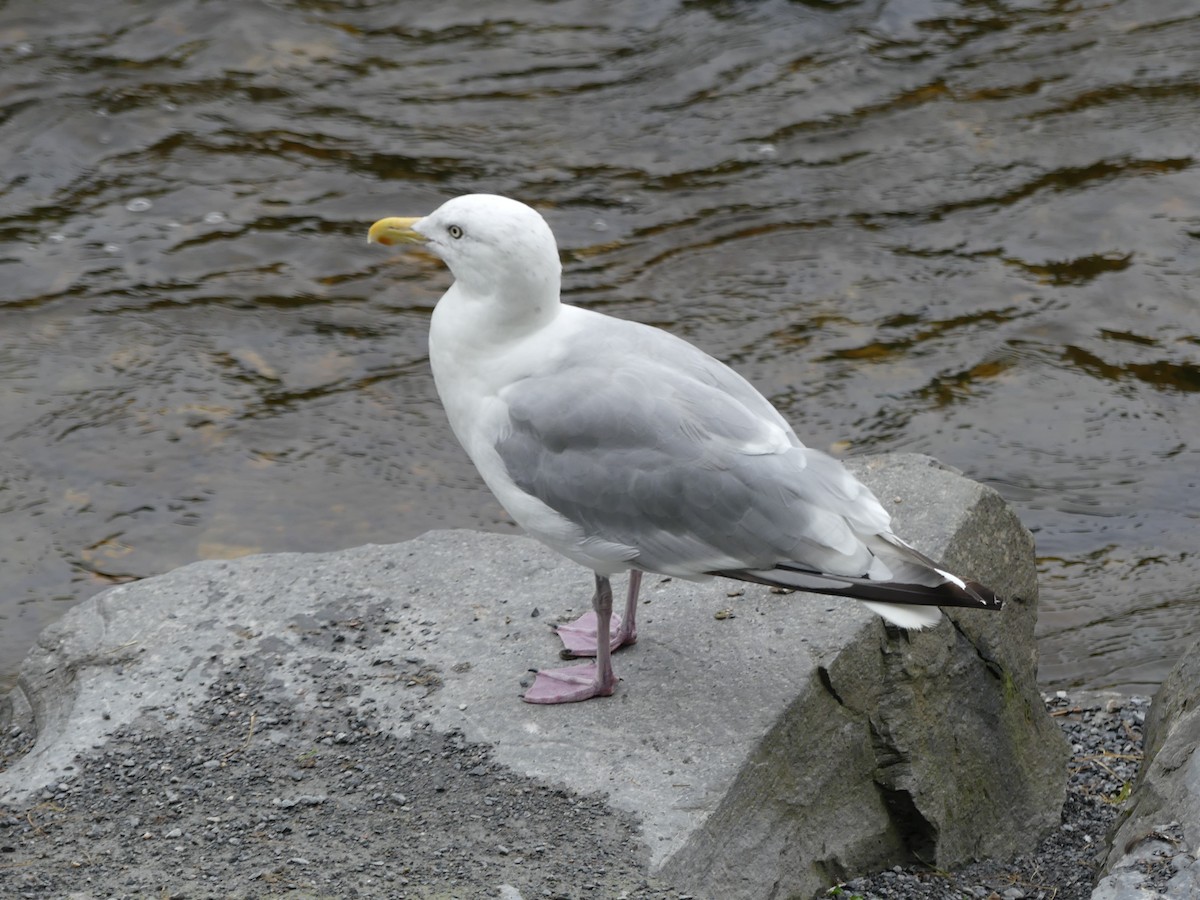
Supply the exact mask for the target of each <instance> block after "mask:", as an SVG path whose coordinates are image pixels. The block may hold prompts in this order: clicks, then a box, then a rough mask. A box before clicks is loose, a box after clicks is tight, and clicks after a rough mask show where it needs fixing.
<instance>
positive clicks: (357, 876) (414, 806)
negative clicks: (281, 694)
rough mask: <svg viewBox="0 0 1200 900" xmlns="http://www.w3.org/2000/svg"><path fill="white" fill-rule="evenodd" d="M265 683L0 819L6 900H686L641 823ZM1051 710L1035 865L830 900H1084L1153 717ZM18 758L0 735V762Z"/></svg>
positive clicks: (341, 693)
mask: <svg viewBox="0 0 1200 900" xmlns="http://www.w3.org/2000/svg"><path fill="white" fill-rule="evenodd" d="M264 677H269V673H267V672H266V671H265V670H264V667H263V666H262V665H261V664H260V663H258V662H256V661H255V660H253V659H248V660H246V661H245V662H244V663H243V665H242V666H241V667H239V668H237V669H234V670H228V671H226V672H224V673H223V677H222V678H221V679H220V680H218V681H217V682H216V683H214V684H212V685H211V686H210V688H209V690H208V693H207V696H206V697H205V698H203V699H202V700H200V701H198V706H197V713H198V714H197V716H196V718H195V722H194V723H193V724H189V725H187V726H184V727H171V725H170V723H169V722H168V723H165V724H164V723H163V722H162V721H160V720H159V719H151V718H149V717H147V718H144V719H142V720H139V721H138V722H136V723H134V724H133V725H131V726H129V727H127V728H124V729H121V730H119V731H117V732H115V733H114V735H113V736H112V737H111V738H110V739H109V740H108V742H107V743H105V744H104V745H103V746H101V747H96V748H94V751H93V752H92V753H90V754H84V755H81V756H80V757H79V758H78V759H77V760H76V767H75V772H74V773H73V775H72V776H71V777H70V778H66V779H64V780H63V781H62V782H61V783H58V784H51V785H47V786H46V787H45V789H44V790H43V791H42V793H41V796H40V798H39V799H38V800H37V801H35V802H33V803H31V804H29V805H28V806H27V807H24V808H19V809H17V808H4V807H0V896H3V897H6V898H7V897H14V898H17V897H20V898H43V897H66V896H72V897H74V898H76V900H91V898H96V900H99V898H148V897H154V898H180V900H182V898H188V900H205V898H211V900H215V898H249V897H266V896H284V895H286V896H289V897H331V898H332V897H338V898H354V897H372V898H373V897H381V898H390V897H397V898H399V897H404V898H435V897H436V898H449V897H456V898H457V897H462V898H471V897H504V898H517V897H520V898H522V900H534V898H547V897H548V898H584V897H589V898H590V897H600V898H626V900H650V898H666V900H686V897H687V895H686V894H681V893H679V892H677V891H674V890H672V889H671V888H670V887H668V886H667V885H665V884H663V883H661V882H660V881H658V880H656V879H655V878H653V877H651V876H650V875H649V872H648V862H647V859H646V858H645V856H644V853H643V851H642V850H641V849H640V845H639V843H638V841H637V839H636V833H637V832H636V829H637V825H636V823H635V822H634V821H632V819H631V818H628V817H625V816H623V815H622V814H620V813H617V812H614V811H613V810H611V809H609V808H608V807H607V806H606V805H605V803H604V800H603V798H602V797H600V796H580V795H577V794H572V793H570V792H567V791H565V790H558V789H555V788H553V787H550V786H547V785H544V784H540V783H538V782H536V781H533V780H531V779H527V778H524V777H522V776H517V775H515V774H513V773H512V772H510V771H509V770H507V769H505V768H503V767H501V766H499V765H497V764H495V763H494V762H493V761H492V759H491V754H490V751H489V749H488V748H486V747H483V746H479V745H473V744H470V743H468V742H467V741H465V740H464V739H463V737H462V736H461V735H460V734H457V733H448V734H443V733H438V732H434V731H432V730H426V729H422V728H420V727H414V728H412V729H411V730H405V732H404V733H400V734H393V733H390V732H387V731H384V730H382V728H381V726H380V723H379V722H378V721H376V720H375V718H374V717H373V716H371V715H370V714H369V712H366V713H364V712H363V710H362V708H361V707H359V706H357V705H354V704H350V703H348V702H347V700H348V698H349V697H350V695H351V694H352V693H353V692H354V689H353V685H350V684H342V683H339V682H338V681H336V680H331V681H330V682H329V683H328V684H327V686H326V688H325V689H324V691H323V692H322V693H321V694H320V695H319V696H316V697H308V698H305V700H304V701H303V703H302V704H297V705H295V706H289V705H286V704H283V703H280V702H278V701H274V700H272V699H271V697H272V693H271V692H265V691H262V690H261V687H260V686H261V685H262V684H263V681H262V679H263V678H264ZM430 689H436V687H431V688H430ZM1047 705H1048V707H1049V709H1050V711H1051V713H1052V714H1053V715H1054V716H1055V718H1056V720H1057V721H1058V722H1059V723H1060V724H1061V726H1062V727H1063V729H1064V730H1065V732H1066V733H1067V735H1068V737H1069V739H1070V741H1071V744H1072V748H1073V750H1074V758H1073V760H1072V763H1071V765H1070V768H1069V772H1068V773H1066V777H1067V778H1069V781H1070V788H1069V794H1068V798H1067V804H1066V808H1065V809H1064V813H1063V821H1062V825H1061V827H1060V829H1059V830H1058V831H1057V832H1056V833H1055V834H1054V835H1052V836H1051V837H1050V838H1049V839H1047V840H1046V841H1045V842H1044V843H1043V845H1042V846H1041V847H1039V848H1038V851H1037V852H1036V853H1035V854H1032V855H1030V856H1028V857H1021V858H1018V859H1015V860H1010V861H1004V862H987V863H980V864H976V865H973V866H971V867H969V868H967V869H964V870H961V871H958V872H954V873H947V872H938V871H934V870H932V869H930V868H928V867H923V866H919V865H917V866H910V867H897V868H896V869H894V870H891V871H887V872H883V873H880V874H878V875H875V876H873V877H871V878H864V879H858V880H855V881H852V882H849V883H847V884H846V885H844V886H843V887H842V888H841V890H842V896H843V897H847V898H848V897H852V896H855V895H858V896H861V897H863V898H866V900H882V898H930V900H948V898H954V900H960V898H971V900H976V898H980V900H984V898H993V900H1021V898H1031V900H1032V898H1042V900H1051V898H1052V900H1085V898H1087V897H1088V896H1089V894H1090V892H1091V888H1092V885H1093V884H1094V882H1095V879H1096V871H1097V870H1096V866H1097V855H1098V853H1099V851H1100V849H1101V848H1102V846H1103V843H1104V837H1105V833H1106V831H1107V829H1108V826H1109V824H1110V823H1111V822H1112V820H1113V818H1114V817H1115V815H1116V812H1117V801H1119V800H1120V798H1121V796H1122V791H1123V790H1125V785H1126V784H1128V783H1129V782H1130V781H1132V779H1133V777H1134V775H1135V774H1136V770H1137V766H1138V762H1139V757H1140V753H1141V740H1142V723H1143V722H1144V720H1145V714H1146V711H1147V710H1148V707H1149V701H1147V700H1146V699H1145V698H1138V697H1134V698H1101V699H1098V700H1095V701H1087V700H1081V701H1079V702H1077V701H1075V700H1073V699H1072V698H1070V697H1067V696H1066V695H1062V694H1060V695H1057V696H1051V697H1049V698H1048V699H1047ZM301 707H303V708H301ZM28 739H29V736H28V735H25V734H21V733H19V732H15V731H10V733H8V734H5V735H3V736H0V754H3V755H2V756H0V760H3V759H7V758H9V757H10V756H11V755H13V754H15V753H19V752H21V751H22V749H23V748H24V746H25V745H26V744H27V742H28ZM1161 875H1162V876H1163V879H1164V880H1165V878H1167V877H1169V876H1170V871H1169V869H1168V868H1166V867H1164V871H1163V872H1162V873H1161Z"/></svg>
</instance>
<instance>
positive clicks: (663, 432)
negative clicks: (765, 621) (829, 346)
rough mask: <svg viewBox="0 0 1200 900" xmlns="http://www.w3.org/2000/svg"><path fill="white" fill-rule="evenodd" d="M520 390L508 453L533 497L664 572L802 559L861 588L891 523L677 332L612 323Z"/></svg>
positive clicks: (502, 446) (762, 402) (503, 442)
mask: <svg viewBox="0 0 1200 900" xmlns="http://www.w3.org/2000/svg"><path fill="white" fill-rule="evenodd" d="M599 328H600V332H595V331H593V332H589V333H588V334H587V335H586V336H584V337H581V338H578V339H576V340H575V345H574V346H571V347H569V348H567V349H568V352H567V353H565V354H564V356H563V357H562V359H563V361H562V362H559V363H557V364H550V365H548V366H547V368H546V369H545V370H544V371H542V372H539V373H538V374H537V375H535V376H534V377H529V378H525V379H523V380H520V381H518V382H516V383H515V384H513V385H511V386H509V387H508V388H506V389H505V390H504V391H503V392H502V394H501V399H502V400H503V401H504V402H505V403H506V404H507V405H508V410H509V428H508V429H506V430H505V433H504V434H503V435H502V436H501V438H500V439H499V440H498V441H497V443H496V450H497V453H498V454H499V456H500V458H501V459H502V461H503V462H504V465H505V466H506V468H507V470H508V474H509V477H511V478H512V479H513V481H514V482H515V483H516V485H517V486H518V487H520V488H521V489H522V490H524V491H526V492H527V493H529V494H532V495H533V496H535V497H537V498H538V499H539V500H541V501H542V502H544V503H545V504H547V505H548V506H550V507H551V508H552V509H554V510H555V511H557V512H558V513H560V514H561V515H563V516H565V517H566V518H567V519H569V520H571V521H573V522H575V523H577V524H578V525H580V526H581V527H582V528H583V530H584V532H585V534H586V535H587V536H588V537H598V538H603V539H604V540H607V541H613V542H616V543H620V544H625V545H628V546H631V547H635V548H637V550H638V556H637V557H636V558H635V559H634V560H633V562H634V563H635V564H637V565H639V566H641V567H643V568H646V569H648V570H650V571H657V572H663V573H667V574H681V575H686V574H691V575H695V574H699V573H701V572H711V571H715V570H721V569H731V568H740V567H751V568H763V567H770V566H773V565H775V564H776V563H777V562H780V561H784V560H790V561H793V562H798V563H802V564H806V565H812V566H814V567H817V568H819V569H822V570H825V571H838V572H841V573H843V574H862V573H863V572H864V571H865V570H866V568H867V566H868V565H869V562H870V554H869V552H868V551H867V550H866V548H865V547H864V546H863V544H862V542H861V541H860V540H859V538H858V536H857V534H856V532H862V533H865V534H874V533H877V532H879V531H885V530H886V529H887V525H888V516H887V513H886V512H884V511H883V509H882V507H880V506H879V504H878V502H877V501H876V500H875V498H874V497H873V496H872V495H871V494H870V492H869V491H868V490H867V489H866V488H865V487H864V486H863V485H862V484H861V483H859V482H858V481H857V480H856V479H854V478H853V476H851V475H850V474H849V473H848V472H847V471H846V470H845V468H844V467H843V466H842V465H841V464H840V463H838V462H837V461H836V460H833V459H832V458H830V457H828V456H825V455H824V454H821V453H819V452H817V451H813V450H809V449H807V448H805V447H804V446H803V445H802V444H801V443H800V442H799V440H797V439H796V437H795V434H794V433H793V432H792V430H791V428H790V427H789V426H788V425H787V423H786V422H785V421H784V420H783V418H782V417H781V416H780V415H779V413H778V412H777V411H776V410H775V409H774V407H772V406H771V405H770V403H768V402H767V401H766V399H764V398H763V397H762V395H761V394H759V393H758V392H757V391H756V390H755V389H754V388H753V387H752V386H751V385H750V384H749V383H748V382H746V381H745V380H744V379H743V378H741V376H739V375H737V374H736V373H735V372H733V371H732V370H731V369H729V368H728V367H726V366H724V365H722V364H721V363H719V362H717V361H716V360H715V359H713V358H712V357H710V356H708V355H707V354H704V353H702V352H701V351H699V350H697V349H696V348H695V347H693V346H692V345H690V344H688V343H687V342H685V341H681V340H679V339H678V338H675V337H673V336H671V335H669V334H667V333H666V332H661V331H658V330H657V329H651V328H647V327H646V326H640V325H637V324H636V323H631V322H622V321H620V320H613V319H609V318H607V317H603V319H602V321H601V322H600V323H599Z"/></svg>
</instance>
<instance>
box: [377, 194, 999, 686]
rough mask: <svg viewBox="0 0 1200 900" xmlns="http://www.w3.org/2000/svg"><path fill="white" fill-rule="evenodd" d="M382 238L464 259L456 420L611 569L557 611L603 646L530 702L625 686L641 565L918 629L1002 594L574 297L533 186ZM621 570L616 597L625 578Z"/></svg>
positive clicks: (458, 264) (690, 365)
mask: <svg viewBox="0 0 1200 900" xmlns="http://www.w3.org/2000/svg"><path fill="white" fill-rule="evenodd" d="M368 240H369V241H370V242H373V243H379V244H384V245H392V244H406V243H412V244H420V245H421V246H423V247H424V248H425V249H427V250H429V251H431V252H433V253H435V254H436V255H437V256H439V257H441V259H442V260H443V261H444V262H445V263H446V265H447V266H449V267H450V271H451V272H452V273H453V275H454V279H455V280H454V283H453V284H452V285H451V286H450V289H449V290H448V291H446V293H445V294H444V295H443V296H442V298H441V299H440V300H439V301H438V303H437V306H436V307H435V309H434V311H433V317H432V319H431V322H430V328H429V361H430V365H431V367H432V369H433V377H434V381H435V382H436V385H437V391H438V394H439V396H440V397H441V400H442V404H443V405H444V406H445V409H446V415H447V416H448V418H449V420H450V426H451V427H452V428H453V430H454V433H455V435H457V437H458V439H459V441H460V442H461V443H462V445H463V448H464V449H465V450H466V451H467V455H468V456H470V458H471V461H472V462H473V463H474V464H475V467H476V468H477V469H478V470H479V474H480V475H481V476H483V480H484V481H485V482H486V483H487V485H488V487H489V488H491V490H492V492H493V493H494V494H495V495H496V498H497V499H498V500H499V501H500V503H501V504H502V505H503V506H504V508H505V509H506V510H507V511H508V513H509V515H511V516H512V517H513V519H514V520H516V522H517V523H518V524H519V525H520V526H521V527H522V528H524V529H525V531H527V532H528V533H529V534H530V535H532V536H533V537H535V538H537V539H538V540H540V541H542V542H543V543H545V544H547V545H548V546H550V547H551V548H552V549H554V550H557V551H558V552H559V553H561V554H562V555H564V556H566V557H567V558H569V559H572V560H574V561H575V562H577V563H579V564H580V565H583V566H587V567H588V568H589V569H591V570H592V571H593V572H594V573H595V582H596V589H595V594H594V596H593V598H592V612H589V613H587V614H585V615H584V616H583V617H581V618H580V619H579V620H578V621H576V622H574V623H571V624H567V625H560V626H558V627H557V629H556V630H557V632H558V635H559V637H560V638H561V639H562V641H563V643H564V645H565V648H566V651H567V652H568V653H569V654H570V655H573V656H595V657H596V659H595V662H594V663H586V664H583V665H574V666H569V667H566V668H559V669H543V670H540V671H538V673H537V677H536V678H535V680H534V682H533V684H532V685H531V686H530V687H529V689H528V690H527V691H526V693H525V694H524V699H525V700H526V701H528V702H530V703H566V702H571V701H577V700H586V699H588V698H590V697H597V696H608V695H611V694H612V693H613V691H614V689H615V687H616V682H617V678H616V676H615V675H614V673H613V668H612V660H611V652H612V651H613V650H616V649H617V648H619V647H621V646H623V645H625V644H631V643H633V642H634V641H635V640H636V639H637V628H636V611H637V602H638V590H639V587H640V585H641V578H642V573H644V572H652V573H655V574H659V575H668V576H672V577H677V578H685V579H692V580H701V579H704V578H708V577H710V576H713V575H720V576H723V577H726V578H734V579H738V580H741V581H753V582H759V583H762V584H769V585H778V586H781V587H787V588H795V589H799V590H802V591H812V592H817V593H823V594H832V595H838V596H845V597H853V598H855V599H858V600H861V601H862V602H863V603H865V604H866V605H867V606H868V607H870V608H871V609H872V610H874V611H875V612H876V613H878V614H879V615H881V616H883V618H884V619H886V620H887V621H889V622H891V623H893V624H895V625H898V626H900V627H901V628H906V629H918V628H926V627H929V626H932V625H935V624H937V622H938V621H939V619H940V618H941V613H940V611H939V610H938V606H961V607H974V608H977V609H998V608H999V607H1000V599H999V598H998V597H997V596H996V594H995V593H994V592H992V591H991V590H989V589H988V588H985V587H983V586H982V585H980V584H978V583H975V582H970V581H966V580H964V579H962V578H959V577H958V576H956V575H953V574H951V573H950V572H947V571H945V570H943V569H941V568H939V567H938V566H937V564H936V563H934V562H933V561H932V560H931V559H929V558H928V557H926V556H924V555H922V554H921V553H919V552H918V551H916V550H914V549H913V548H912V547H910V546H909V545H908V544H906V543H905V542H904V541H902V540H901V539H900V538H898V537H897V536H896V535H894V534H893V533H892V531H891V526H890V516H889V515H888V513H887V512H886V511H885V510H884V508H883V506H882V505H880V503H879V501H878V500H877V499H876V498H875V496H874V495H873V494H872V493H871V491H870V490H869V489H868V488H867V487H866V486H865V485H863V484H862V483H861V482H859V481H858V480H857V479H856V478H855V477H854V476H853V475H851V474H850V472H848V471H847V470H846V468H845V467H844V466H843V465H842V464H841V463H840V462H839V461H837V460H836V459H834V458H833V457H831V456H828V455H827V454H825V453H822V452H820V451H818V450H813V449H810V448H808V447H805V446H804V444H802V443H801V442H800V440H799V439H798V438H797V437H796V434H795V432H794V431H793V430H792V428H791V426H790V425H788V423H787V422H786V421H785V420H784V418H783V417H782V416H781V415H780V414H779V412H778V411H777V410H776V409H775V408H774V407H773V406H772V405H771V404H770V403H769V402H768V401H767V400H766V398H764V397H763V396H762V394H760V393H759V392H758V391H757V390H755V388H754V387H752V386H751V385H750V383H749V382H748V381H746V380H745V379H744V378H742V377H741V376H740V375H738V374H737V373H736V372H734V371H733V370H732V369H730V368H729V367H728V366H726V365H725V364H724V363H721V362H719V361H718V360H716V359H714V358H713V357H711V356H709V355H708V354H706V353H704V352H702V351H700V350H698V349H697V348H696V347H694V346H692V345H691V344H689V343H687V342H686V341H684V340H681V339H680V338H677V337H675V336H674V335H672V334H670V333H668V332H666V331H662V330H660V329H657V328H653V327H650V326H648V325H642V324H639V323H637V322H630V321H626V320H623V319H616V318H613V317H611V316H606V315H603V314H601V313H598V312H594V311H592V310H588V309H583V308H581V307H578V306H571V305H568V304H564V303H562V302H561V301H560V297H559V283H560V279H561V273H562V266H561V264H560V263H559V257H558V247H557V244H556V243H555V240H554V235H553V234H552V233H551V231H550V228H549V226H548V225H547V224H546V222H545V220H544V219H543V218H542V217H541V215H539V214H538V213H537V212H536V211H535V210H533V209H531V208H530V207H528V206H526V205H525V204H523V203H519V202H517V201H515V200H510V199H508V198H506V197H498V196H493V195H488V194H470V195H467V196H462V197H456V198H454V199H452V200H449V201H447V202H446V203H444V204H443V205H442V206H441V207H439V208H438V209H437V210H435V211H434V212H432V213H430V214H429V215H427V216H424V217H418V218H386V219H381V220H379V221H378V222H376V223H375V224H374V225H372V226H371V229H370V232H369V234H368ZM624 571H628V572H629V573H630V575H629V590H628V594H627V596H626V601H625V614H624V615H623V616H619V615H613V613H612V606H613V596H612V587H611V584H610V581H609V578H610V576H612V575H614V574H617V573H619V572H624Z"/></svg>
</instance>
